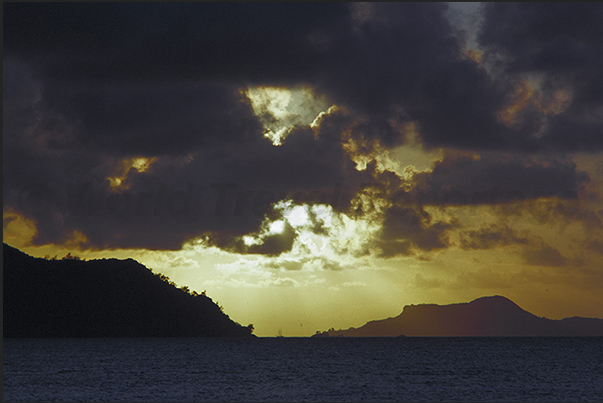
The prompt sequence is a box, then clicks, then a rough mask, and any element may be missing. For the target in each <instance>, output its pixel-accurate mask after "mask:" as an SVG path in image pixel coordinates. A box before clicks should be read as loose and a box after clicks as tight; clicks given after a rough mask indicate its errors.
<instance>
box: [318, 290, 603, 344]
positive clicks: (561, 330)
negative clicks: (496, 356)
mask: <svg viewBox="0 0 603 403" xmlns="http://www.w3.org/2000/svg"><path fill="white" fill-rule="evenodd" d="M333 336H335V337H397V336H415V337H458V336H461V337H462V336H464V337H547V336H551V337H563V336H566V337H567V336H572V337H576V336H591V337H600V336H603V319H595V318H581V317H571V318H565V319H560V320H552V319H547V318H541V317H538V316H536V315H533V314H531V313H530V312H527V311H525V310H523V309H522V308H520V307H519V306H518V305H517V304H515V303H514V302H513V301H511V300H510V299H508V298H505V297H503V296H500V295H495V296H490V297H482V298H478V299H476V300H473V301H471V302H468V303H460V304H451V305H436V304H421V305H406V306H405V307H404V309H403V311H402V313H401V314H400V315H398V316H396V317H394V318H387V319H382V320H375V321H371V322H368V323H366V324H365V325H364V326H361V327H359V328H354V327H351V328H349V329H345V330H335V329H333V328H331V329H329V330H327V331H324V332H320V331H319V332H317V333H316V334H315V335H314V336H312V337H333Z"/></svg>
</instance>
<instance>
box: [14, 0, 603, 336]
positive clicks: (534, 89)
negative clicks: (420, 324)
mask: <svg viewBox="0 0 603 403" xmlns="http://www.w3.org/2000/svg"><path fill="white" fill-rule="evenodd" d="M3 11H4V20H3V23H4V41H3V45H4V52H3V56H4V57H3V82H4V90H3V116H4V119H3V240H4V242H6V243H8V244H9V245H12V246H14V247H17V248H19V249H21V250H23V251H24V252H26V253H29V254H31V255H33V256H40V257H44V256H50V257H52V256H58V257H59V258H60V257H62V256H64V255H66V254H67V253H68V252H71V253H72V254H76V255H78V256H81V257H84V258H86V259H95V258H109V257H117V258H129V257H131V258H134V259H136V260H138V261H140V262H141V263H143V264H145V265H146V266H147V267H149V268H150V269H151V270H153V271H154V272H156V273H162V274H165V275H167V276H168V277H169V278H170V279H171V280H172V281H174V282H175V283H176V284H177V285H178V286H182V287H184V286H187V287H189V288H190V289H192V290H196V291H198V292H202V291H206V292H207V295H208V296H210V297H211V298H212V299H213V300H214V301H216V302H217V303H219V304H220V305H222V306H223V307H224V310H225V312H226V313H227V314H229V315H230V317H231V318H232V319H233V320H235V321H237V322H239V323H241V324H244V325H247V324H248V323H253V325H254V327H255V334H257V335H258V336H269V337H270V336H276V335H277V334H283V335H285V336H310V335H312V334H314V333H315V332H316V331H318V330H321V331H322V330H326V329H328V328H331V327H333V328H335V329H345V328H348V327H351V326H354V327H359V326H361V325H363V324H364V323H366V322H367V321H369V320H375V319H382V318H387V317H391V316H396V315H398V314H399V313H400V312H401V311H402V308H403V306H404V305H406V304H420V303H437V304H449V303H457V302H468V301H471V300H473V299H475V298H478V297H481V296H486V295H504V296H506V297H508V298H510V299H512V300H513V301H514V302H516V303H517V304H518V305H519V306H521V307H522V308H524V309H526V310H528V311H530V312H532V313H534V314H535V315H538V316H544V317H548V318H552V319H559V318H563V317H568V316H585V317H600V318H601V317H603V297H601V289H603V201H602V197H603V186H602V184H603V69H602V68H601V66H603V4H602V3H598V2H594V3H575V2H573V3H485V4H480V3H327V4H322V3H309V4H308V3H297V4H283V3H270V4H269V3H256V4H237V3H226V4H222V3H90V4H88V3H82V4H78V3H10V2H5V3H3Z"/></svg>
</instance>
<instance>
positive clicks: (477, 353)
mask: <svg viewBox="0 0 603 403" xmlns="http://www.w3.org/2000/svg"><path fill="white" fill-rule="evenodd" d="M3 351H4V357H3V360H4V365H3V369H4V371H3V372H4V374H3V377H4V391H3V392H4V394H3V398H4V400H5V401H603V338H400V339H342V338H331V339H309V338H307V339H306V338H258V339H253V340H234V339H229V340H219V339H194V338H193V339H54V340H52V339H45V340H41V339H35V340H23V339H19V340H14V339H13V340H10V339H7V340H4V346H3Z"/></svg>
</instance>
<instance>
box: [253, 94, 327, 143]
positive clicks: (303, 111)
mask: <svg viewBox="0 0 603 403" xmlns="http://www.w3.org/2000/svg"><path fill="white" fill-rule="evenodd" d="M243 93H244V94H245V96H246V97H247V98H248V99H249V102H250V104H251V107H252V109H253V112H254V113H255V115H256V116H257V117H258V119H259V120H260V122H261V123H262V125H263V126H264V136H265V137H266V138H268V139H269V140H270V141H271V142H272V144H273V145H275V146H279V145H281V144H282V143H283V141H284V140H285V139H286V138H287V136H288V135H289V133H290V132H291V130H293V129H294V128H295V127H297V126H307V125H310V124H312V122H314V121H315V120H316V118H317V117H318V115H319V114H320V113H322V112H324V111H326V110H327V109H329V104H328V103H327V101H326V99H325V98H324V97H323V96H319V95H317V94H316V93H314V91H313V90H312V88H310V87H298V88H282V87H250V88H247V89H246V90H245V91H243Z"/></svg>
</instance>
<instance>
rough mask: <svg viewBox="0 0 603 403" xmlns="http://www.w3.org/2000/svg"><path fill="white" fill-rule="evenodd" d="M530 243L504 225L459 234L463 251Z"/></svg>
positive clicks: (527, 239)
mask: <svg viewBox="0 0 603 403" xmlns="http://www.w3.org/2000/svg"><path fill="white" fill-rule="evenodd" d="M529 243H530V240H529V238H527V237H522V236H520V235H517V234H516V233H515V231H513V230H512V229H511V228H509V227H508V226H506V225H495V224H493V225H490V226H488V227H484V228H480V229H478V230H474V231H463V232H461V233H460V247H461V248H462V249H465V250H473V249H494V248H497V247H500V246H506V245H515V244H523V245H527V244H529Z"/></svg>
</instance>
